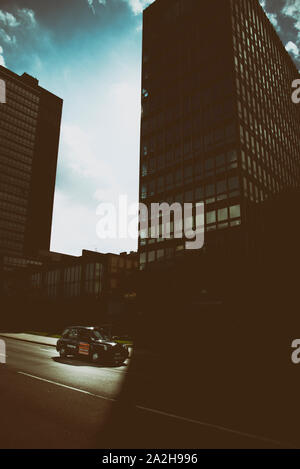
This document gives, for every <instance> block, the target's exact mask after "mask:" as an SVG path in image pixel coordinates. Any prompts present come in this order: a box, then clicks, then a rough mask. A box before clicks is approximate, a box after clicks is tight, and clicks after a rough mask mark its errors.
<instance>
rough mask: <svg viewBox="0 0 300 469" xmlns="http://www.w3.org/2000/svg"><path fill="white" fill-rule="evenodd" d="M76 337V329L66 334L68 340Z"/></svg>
mask: <svg viewBox="0 0 300 469" xmlns="http://www.w3.org/2000/svg"><path fill="white" fill-rule="evenodd" d="M77 337H78V330H77V329H70V332H69V334H68V339H77Z"/></svg>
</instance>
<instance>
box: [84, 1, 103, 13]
mask: <svg viewBox="0 0 300 469" xmlns="http://www.w3.org/2000/svg"><path fill="white" fill-rule="evenodd" d="M87 2H88V5H89V7H90V8H91V10H92V12H93V13H94V15H95V14H96V10H95V4H97V3H98V4H99V5H103V6H104V5H106V0H87Z"/></svg>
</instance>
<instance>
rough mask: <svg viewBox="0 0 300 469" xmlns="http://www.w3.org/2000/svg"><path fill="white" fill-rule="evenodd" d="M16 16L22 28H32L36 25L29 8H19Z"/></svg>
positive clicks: (32, 12)
mask: <svg viewBox="0 0 300 469" xmlns="http://www.w3.org/2000/svg"><path fill="white" fill-rule="evenodd" d="M17 16H18V17H19V18H20V21H21V23H22V26H27V27H34V26H36V24H37V21H36V18H35V13H34V11H33V10H30V9H29V8H19V9H18V10H17Z"/></svg>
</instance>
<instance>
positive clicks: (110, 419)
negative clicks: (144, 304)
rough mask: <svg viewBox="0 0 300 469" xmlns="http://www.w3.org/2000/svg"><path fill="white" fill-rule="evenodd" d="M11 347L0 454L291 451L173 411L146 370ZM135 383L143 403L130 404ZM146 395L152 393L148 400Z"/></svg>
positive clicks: (2, 368) (1, 390)
mask: <svg viewBox="0 0 300 469" xmlns="http://www.w3.org/2000/svg"><path fill="white" fill-rule="evenodd" d="M5 342H6V353H7V357H6V364H1V365H0V408H1V427H0V447H1V448H139V447H141V448H180V447H181V448H215V447H216V448H220V447H221V448H236V447H243V448H273V447H275V448H276V447H280V446H286V444H285V442H282V441H277V440H274V439H273V438H269V437H268V435H265V434H262V433H260V432H259V429H258V431H257V432H254V433H253V432H247V431H246V429H245V428H243V429H241V428H238V427H236V426H234V425H233V426H230V425H227V422H225V421H224V422H222V421H219V422H217V421H212V422H209V421H207V420H206V421H202V420H201V419H199V418H198V416H197V412H195V417H193V415H192V413H191V414H188V413H187V411H186V409H184V406H183V407H182V408H181V407H180V406H179V407H177V408H175V407H174V406H173V404H172V399H171V398H170V399H169V403H168V399H167V397H166V396H167V393H165V395H164V392H163V391H164V390H163V389H162V388H161V384H160V383H159V382H153V379H152V380H151V375H152V376H155V374H153V373H152V374H151V373H150V371H149V373H148V372H147V369H144V370H141V369H139V368H138V367H137V368H136V369H134V368H133V371H132V372H131V371H130V367H131V365H130V364H129V365H128V364H127V365H124V366H122V367H118V368H117V367H102V366H98V365H93V364H90V363H88V362H86V361H83V360H74V359H73V360H72V359H64V360H62V359H60V358H59V357H58V354H57V352H56V350H55V348H53V347H49V346H42V345H38V344H31V343H26V342H22V341H17V340H14V339H5ZM151 366H152V367H155V366H156V365H155V363H154V364H153V363H152V365H150V364H149V370H151ZM130 380H131V386H132V383H133V385H134V386H136V387H137V388H138V389H139V398H137V397H136V395H137V394H135V396H134V398H132V399H131V398H130V397H128V396H129V395H130V394H128V392H126V389H127V387H128V383H130ZM143 389H144V390H146V389H148V390H150V392H148V393H146V392H145V393H144V395H143ZM188 394H189V393H187V395H185V396H183V398H182V401H183V402H184V401H186V400H188V398H187V396H188ZM124 396H125V397H124ZM151 396H152V401H151ZM160 396H161V398H160ZM223 423H226V425H223ZM248 433H249V434H248Z"/></svg>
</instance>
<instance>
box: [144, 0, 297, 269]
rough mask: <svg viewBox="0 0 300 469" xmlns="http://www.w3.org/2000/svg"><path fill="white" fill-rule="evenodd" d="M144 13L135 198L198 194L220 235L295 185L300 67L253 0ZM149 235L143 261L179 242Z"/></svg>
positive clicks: (177, 4)
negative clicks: (294, 94)
mask: <svg viewBox="0 0 300 469" xmlns="http://www.w3.org/2000/svg"><path fill="white" fill-rule="evenodd" d="M143 23H144V24H143V26H144V30H143V67H142V122H141V155H140V201H141V202H143V203H145V204H146V205H147V206H148V207H149V206H150V204H151V203H152V202H168V203H169V204H171V203H174V202H179V203H181V204H182V203H184V202H193V203H194V204H196V203H198V202H204V203H205V232H206V234H205V237H206V245H209V244H211V245H214V244H218V243H219V242H220V240H222V239H224V238H226V237H229V236H233V237H234V236H235V233H238V232H239V231H240V232H241V231H242V230H243V227H244V226H247V223H248V221H249V219H250V213H252V208H253V207H254V208H255V206H257V205H258V204H263V203H264V202H265V201H266V200H270V199H271V198H272V197H275V196H278V194H281V193H283V192H285V191H287V190H293V189H297V188H299V185H300V177H299V159H300V156H299V155H300V108H299V106H297V105H295V104H294V103H293V102H292V98H291V96H292V91H293V90H292V82H293V80H295V79H297V78H299V72H298V71H297V68H296V66H295V64H294V63H293V61H292V59H291V57H290V56H289V54H288V52H287V51H286V50H285V48H284V46H283V44H282V42H281V40H280V38H279V37H278V35H277V33H276V31H275V29H274V27H273V26H272V24H271V23H270V21H269V19H268V18H267V16H266V14H265V13H264V11H263V9H262V7H261V6H260V4H259V1H258V0H217V1H216V0H211V1H209V2H204V1H198V0H156V2H154V3H153V4H152V5H151V6H149V7H148V8H147V9H146V10H145V11H144V19H143ZM193 223H194V226H195V220H194V221H193ZM172 230H173V233H174V224H173V223H172V221H171V233H172ZM147 236H148V233H142V234H141V238H140V240H139V253H140V266H141V269H144V268H145V267H146V266H147V265H148V264H149V263H152V262H154V261H156V260H160V259H166V258H172V257H174V256H176V254H181V253H182V252H183V251H184V239H175V238H174V236H172V235H171V239H167V240H163V239H159V240H156V239H148V238H147Z"/></svg>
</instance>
